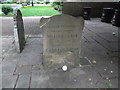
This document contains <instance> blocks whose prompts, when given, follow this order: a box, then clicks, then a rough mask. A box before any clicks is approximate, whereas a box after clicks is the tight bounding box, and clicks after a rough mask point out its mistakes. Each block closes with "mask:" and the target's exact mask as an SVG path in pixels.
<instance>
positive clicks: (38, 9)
mask: <svg viewBox="0 0 120 90" xmlns="http://www.w3.org/2000/svg"><path fill="white" fill-rule="evenodd" d="M20 10H21V12H22V15H23V16H51V15H58V14H60V13H59V12H57V11H56V10H54V9H53V8H51V6H34V7H32V6H28V7H26V8H20ZM0 16H5V15H4V14H1V15H0ZM7 16H13V14H9V15H7Z"/></svg>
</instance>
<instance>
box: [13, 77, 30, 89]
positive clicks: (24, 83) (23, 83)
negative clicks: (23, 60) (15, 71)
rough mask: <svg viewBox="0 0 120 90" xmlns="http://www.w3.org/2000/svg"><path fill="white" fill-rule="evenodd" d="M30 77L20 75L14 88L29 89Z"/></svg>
mask: <svg viewBox="0 0 120 90" xmlns="http://www.w3.org/2000/svg"><path fill="white" fill-rule="evenodd" d="M29 85H30V75H20V76H19V78H18V81H17V83H16V87H15V88H21V87H22V88H29Z"/></svg>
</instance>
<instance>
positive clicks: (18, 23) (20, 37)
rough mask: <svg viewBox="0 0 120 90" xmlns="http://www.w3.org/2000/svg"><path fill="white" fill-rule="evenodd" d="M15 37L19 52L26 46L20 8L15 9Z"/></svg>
mask: <svg viewBox="0 0 120 90" xmlns="http://www.w3.org/2000/svg"><path fill="white" fill-rule="evenodd" d="M13 19H14V37H15V45H16V50H17V52H19V53H21V52H22V50H23V48H24V46H25V34H24V24H23V19H22V14H21V11H20V10H19V9H15V13H14V17H13Z"/></svg>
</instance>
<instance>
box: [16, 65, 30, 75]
mask: <svg viewBox="0 0 120 90" xmlns="http://www.w3.org/2000/svg"><path fill="white" fill-rule="evenodd" d="M31 72H32V66H31V65H25V66H24V65H23V66H18V67H17V68H16V70H15V72H14V74H15V75H16V74H17V75H25V74H31Z"/></svg>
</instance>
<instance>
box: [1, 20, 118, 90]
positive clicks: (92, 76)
mask: <svg viewBox="0 0 120 90" xmlns="http://www.w3.org/2000/svg"><path fill="white" fill-rule="evenodd" d="M1 38H2V44H3V45H2V56H1V57H0V58H1V60H0V64H1V65H2V73H0V78H1V74H2V87H3V88H118V52H119V50H118V28H117V27H115V26H112V25H111V24H107V23H103V22H100V19H97V18H96V19H92V20H89V21H85V28H84V32H83V36H82V46H81V48H82V50H81V59H80V60H81V64H80V65H79V66H78V67H76V68H73V69H71V70H68V71H67V72H64V71H62V69H51V70H45V69H44V67H43V65H42V60H43V59H42V53H43V50H42V49H43V46H42V45H43V44H42V35H28V36H27V38H26V46H25V48H24V50H23V52H22V53H20V54H19V53H16V50H15V46H14V37H13V36H1ZM83 57H84V58H83Z"/></svg>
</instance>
